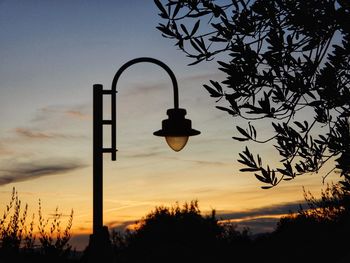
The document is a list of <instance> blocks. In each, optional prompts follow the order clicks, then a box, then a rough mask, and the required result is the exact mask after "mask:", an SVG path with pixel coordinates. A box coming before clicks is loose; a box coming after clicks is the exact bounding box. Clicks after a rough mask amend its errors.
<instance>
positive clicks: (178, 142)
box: [165, 136, 188, 152]
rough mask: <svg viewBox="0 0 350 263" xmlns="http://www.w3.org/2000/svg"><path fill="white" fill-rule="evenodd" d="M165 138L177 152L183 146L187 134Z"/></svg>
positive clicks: (186, 139)
mask: <svg viewBox="0 0 350 263" xmlns="http://www.w3.org/2000/svg"><path fill="white" fill-rule="evenodd" d="M165 140H166V142H167V144H168V145H169V147H170V148H171V149H173V150H174V151H175V152H178V151H181V150H182V149H183V148H184V147H185V145H186V143H187V141H188V136H166V137H165Z"/></svg>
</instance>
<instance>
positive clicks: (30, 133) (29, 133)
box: [15, 128, 68, 139]
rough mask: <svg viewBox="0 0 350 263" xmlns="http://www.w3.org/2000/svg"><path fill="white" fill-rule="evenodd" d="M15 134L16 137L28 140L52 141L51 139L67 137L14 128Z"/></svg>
mask: <svg viewBox="0 0 350 263" xmlns="http://www.w3.org/2000/svg"><path fill="white" fill-rule="evenodd" d="M15 133H16V135H18V136H21V137H25V138H29V139H52V138H67V137H68V136H66V135H63V134H59V133H54V132H44V131H37V130H32V129H29V128H16V129H15Z"/></svg>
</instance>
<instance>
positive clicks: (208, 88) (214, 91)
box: [203, 84, 223, 98]
mask: <svg viewBox="0 0 350 263" xmlns="http://www.w3.org/2000/svg"><path fill="white" fill-rule="evenodd" d="M203 87H204V88H205V89H206V90H207V91H208V92H209V93H210V97H214V98H218V97H222V96H223V95H222V94H221V93H219V92H217V91H216V90H214V89H213V88H211V87H209V86H208V85H206V84H204V85H203Z"/></svg>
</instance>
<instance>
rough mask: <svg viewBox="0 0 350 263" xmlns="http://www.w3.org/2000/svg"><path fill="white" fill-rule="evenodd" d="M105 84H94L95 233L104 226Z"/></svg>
mask: <svg viewBox="0 0 350 263" xmlns="http://www.w3.org/2000/svg"><path fill="white" fill-rule="evenodd" d="M102 122H103V86H102V85H101V84H95V85H93V233H94V234H96V233H98V231H99V230H101V229H102V227H103V137H102V136H103V125H102Z"/></svg>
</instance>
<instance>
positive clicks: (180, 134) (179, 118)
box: [153, 108, 200, 152]
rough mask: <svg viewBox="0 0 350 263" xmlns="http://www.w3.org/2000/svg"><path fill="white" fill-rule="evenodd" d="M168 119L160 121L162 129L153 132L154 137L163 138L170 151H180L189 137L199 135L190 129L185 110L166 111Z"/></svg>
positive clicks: (189, 121)
mask: <svg viewBox="0 0 350 263" xmlns="http://www.w3.org/2000/svg"><path fill="white" fill-rule="evenodd" d="M167 115H168V119H166V120H163V121H162V129H161V130H159V131H156V132H154V133H153V134H154V135H156V136H162V137H165V140H166V142H167V144H168V145H169V146H170V148H171V149H173V150H174V151H176V152H178V151H181V150H182V149H183V148H184V147H185V145H186V143H187V141H188V137H189V136H194V135H198V134H200V131H197V130H194V129H192V124H191V120H188V119H185V115H186V110H185V109H178V108H174V109H169V110H167Z"/></svg>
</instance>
